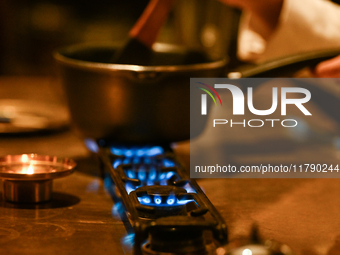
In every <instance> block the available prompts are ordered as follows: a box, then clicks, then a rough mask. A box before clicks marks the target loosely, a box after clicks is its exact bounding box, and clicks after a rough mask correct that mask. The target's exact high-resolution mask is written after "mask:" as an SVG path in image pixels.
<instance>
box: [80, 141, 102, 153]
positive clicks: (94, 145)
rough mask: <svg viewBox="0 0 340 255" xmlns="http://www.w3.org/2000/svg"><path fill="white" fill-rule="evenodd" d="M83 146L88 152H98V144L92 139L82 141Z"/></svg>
mask: <svg viewBox="0 0 340 255" xmlns="http://www.w3.org/2000/svg"><path fill="white" fill-rule="evenodd" d="M84 143H85V146H86V148H87V149H88V150H89V151H92V152H94V153H97V152H98V151H99V147H98V144H97V143H96V141H94V140H93V139H90V138H86V139H85V140H84Z"/></svg>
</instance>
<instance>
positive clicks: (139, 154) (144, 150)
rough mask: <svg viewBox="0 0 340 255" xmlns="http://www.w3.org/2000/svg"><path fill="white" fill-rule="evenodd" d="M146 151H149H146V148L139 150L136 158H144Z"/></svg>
mask: <svg viewBox="0 0 340 255" xmlns="http://www.w3.org/2000/svg"><path fill="white" fill-rule="evenodd" d="M146 151H147V149H145V148H140V149H137V151H136V156H137V157H143V156H144V155H145V153H146Z"/></svg>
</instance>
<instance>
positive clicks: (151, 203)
mask: <svg viewBox="0 0 340 255" xmlns="http://www.w3.org/2000/svg"><path fill="white" fill-rule="evenodd" d="M96 151H98V154H99V156H100V158H101V161H102V162H103V167H104V168H105V169H106V170H107V171H108V172H109V173H110V175H111V177H112V181H113V184H111V185H112V187H111V188H109V190H111V191H114V192H111V193H113V194H112V196H113V200H114V201H115V203H116V204H121V205H123V207H122V208H125V210H126V214H125V216H124V212H123V215H122V216H121V218H125V219H126V218H127V219H128V222H129V223H130V225H131V227H132V228H133V231H134V233H135V238H134V254H138V255H140V254H149V255H151V254H153V255H155V254H164V255H165V254H168V255H169V254H181V255H185V254H187V255H193V254H196V255H200V254H202V255H203V254H207V249H206V247H205V246H206V245H205V242H206V238H205V233H207V232H208V233H210V236H212V237H213V239H214V243H215V244H216V243H219V244H225V243H226V242H227V239H228V238H227V237H228V234H227V227H226V224H225V223H224V220H223V219H222V217H221V216H220V215H219V213H218V212H217V210H216V209H215V207H214V206H213V205H212V204H211V202H210V201H209V200H208V198H207V197H206V195H205V194H204V192H203V191H202V190H201V188H200V187H199V186H198V184H197V183H196V182H195V181H194V180H192V179H190V178H189V177H188V176H187V174H186V171H185V170H184V169H183V167H182V166H181V164H180V163H179V161H178V160H177V158H176V156H175V155H174V153H173V151H172V150H171V148H170V147H166V146H165V147H163V146H121V145H120V146H117V145H115V146H109V147H99V148H98V150H97V148H96ZM147 240H149V242H148V243H147V244H146V245H144V246H143V244H145V243H146V241H147ZM142 246H143V249H142ZM215 249H216V248H215Z"/></svg>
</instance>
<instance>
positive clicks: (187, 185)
mask: <svg viewBox="0 0 340 255" xmlns="http://www.w3.org/2000/svg"><path fill="white" fill-rule="evenodd" d="M183 188H184V189H185V190H186V191H187V192H188V193H196V191H195V190H194V188H193V187H191V185H190V184H189V183H187V184H185V185H184V186H183Z"/></svg>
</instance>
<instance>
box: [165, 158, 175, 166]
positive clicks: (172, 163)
mask: <svg viewBox="0 0 340 255" xmlns="http://www.w3.org/2000/svg"><path fill="white" fill-rule="evenodd" d="M163 165H164V166H165V167H174V166H175V163H174V162H173V161H172V160H170V159H167V158H165V159H163Z"/></svg>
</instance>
